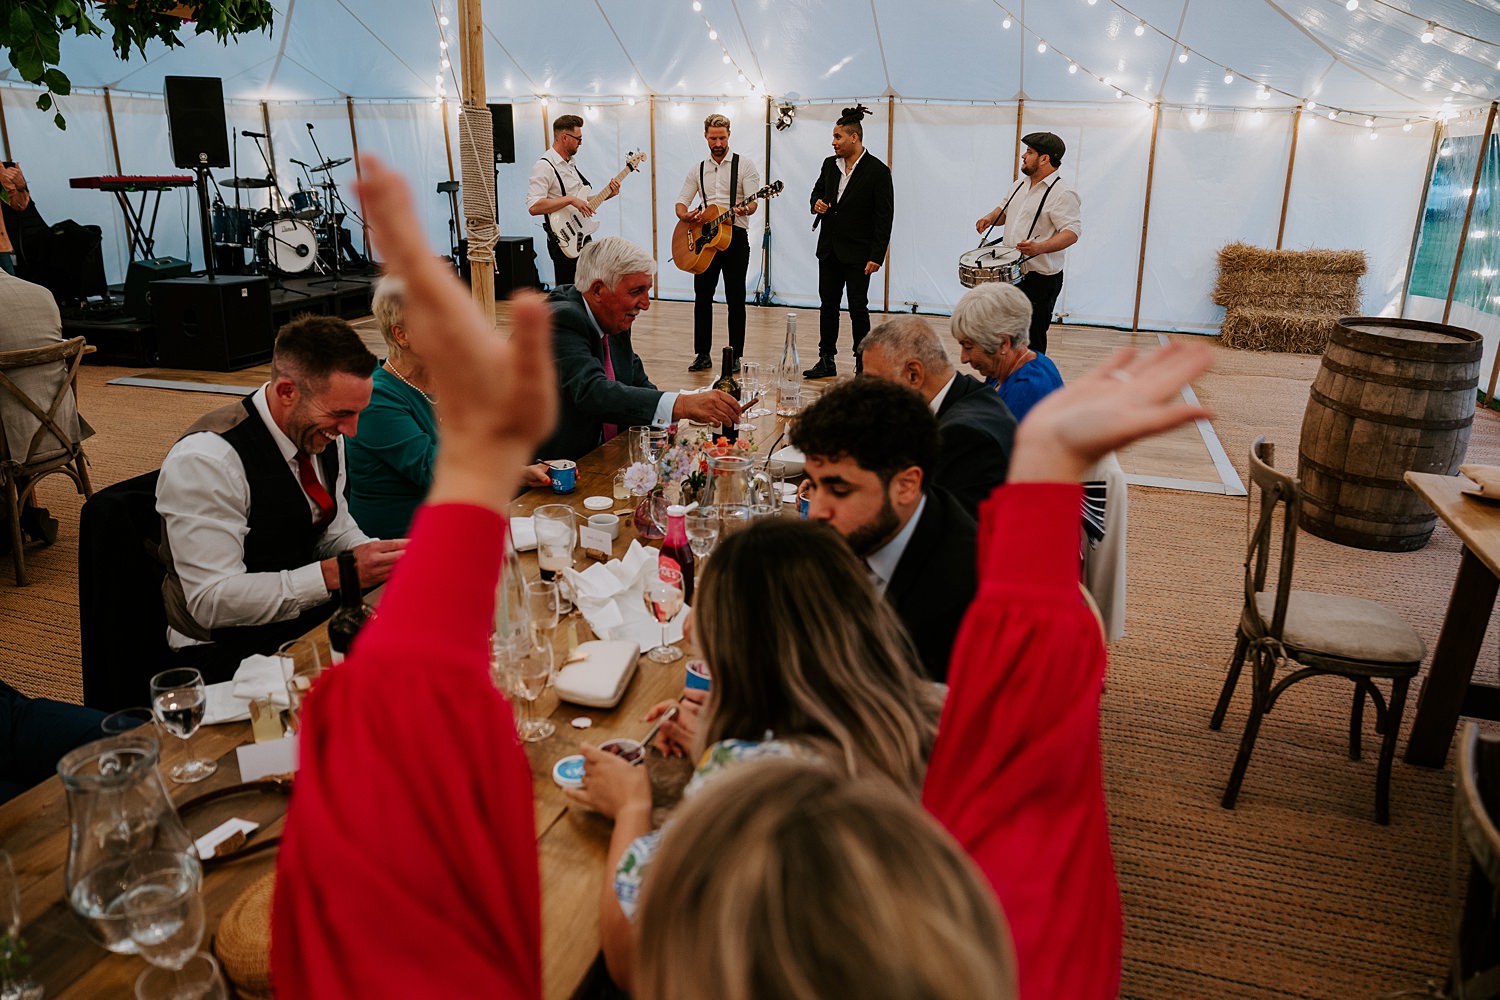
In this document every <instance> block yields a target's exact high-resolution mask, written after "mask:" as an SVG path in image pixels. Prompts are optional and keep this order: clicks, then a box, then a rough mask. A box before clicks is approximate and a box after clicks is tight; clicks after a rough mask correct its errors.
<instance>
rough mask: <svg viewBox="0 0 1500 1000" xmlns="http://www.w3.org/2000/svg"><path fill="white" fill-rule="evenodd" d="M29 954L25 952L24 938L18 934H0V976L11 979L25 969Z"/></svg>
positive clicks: (29, 959)
mask: <svg viewBox="0 0 1500 1000" xmlns="http://www.w3.org/2000/svg"><path fill="white" fill-rule="evenodd" d="M30 964H31V956H30V955H29V954H27V952H26V939H25V938H23V937H21V936H20V935H19V934H18V935H16V936H14V937H12V936H11V935H9V934H5V935H3V936H0V976H4V977H5V978H6V979H13V978H15V977H17V976H19V975H20V974H21V973H23V972H25V971H26V967H27V966H29V965H30Z"/></svg>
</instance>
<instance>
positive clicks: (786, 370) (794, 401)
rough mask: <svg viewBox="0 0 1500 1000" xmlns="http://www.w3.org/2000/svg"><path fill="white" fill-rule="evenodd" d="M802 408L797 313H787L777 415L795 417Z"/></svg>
mask: <svg viewBox="0 0 1500 1000" xmlns="http://www.w3.org/2000/svg"><path fill="white" fill-rule="evenodd" d="M801 408H802V361H801V360H800V359H799V358H798V357H797V314H796V313H794V312H789V313H787V314H786V343H785V344H783V345H782V347H781V369H780V374H779V375H778V379H777V383H776V415H777V416H778V417H795V416H796V415H797V411H798V410H800V409H801Z"/></svg>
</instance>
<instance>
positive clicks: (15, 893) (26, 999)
mask: <svg viewBox="0 0 1500 1000" xmlns="http://www.w3.org/2000/svg"><path fill="white" fill-rule="evenodd" d="M0 917H3V918H4V920H5V937H4V938H3V939H0V1000H42V994H43V990H42V987H41V984H39V983H38V982H37V981H36V980H34V979H32V978H30V977H26V978H20V977H18V975H17V973H18V972H19V971H20V970H19V969H18V968H17V966H18V965H19V964H20V961H21V954H22V953H21V884H20V882H18V881H17V880H16V869H15V867H14V866H13V865H12V864H11V863H10V855H9V854H8V853H6V852H5V851H0Z"/></svg>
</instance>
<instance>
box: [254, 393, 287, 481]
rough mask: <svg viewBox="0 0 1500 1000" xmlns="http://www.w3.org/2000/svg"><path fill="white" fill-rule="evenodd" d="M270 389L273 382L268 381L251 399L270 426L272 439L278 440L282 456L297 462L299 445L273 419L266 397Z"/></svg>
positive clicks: (278, 447) (277, 443)
mask: <svg viewBox="0 0 1500 1000" xmlns="http://www.w3.org/2000/svg"><path fill="white" fill-rule="evenodd" d="M270 389H271V383H269V382H267V383H266V384H265V385H263V386H261V387H260V388H259V389H257V390H255V395H253V396H251V397H250V399H251V401H253V402H254V403H255V412H256V413H259V414H260V419H261V420H263V421H265V424H266V426H267V427H268V428H270V430H271V440H273V441H275V442H276V448H277V450H279V451H280V452H281V457H282V458H283V459H285V460H286V461H288V462H296V461H297V446H296V445H295V444H294V443H292V439H291V438H289V437H287V436H286V434H285V433H283V432H282V430H281V428H280V427H278V426H276V421H275V420H273V419H271V404H270V402H269V401H268V400H267V399H266V393H268V392H269V391H270Z"/></svg>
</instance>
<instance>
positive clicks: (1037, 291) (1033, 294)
mask: <svg viewBox="0 0 1500 1000" xmlns="http://www.w3.org/2000/svg"><path fill="white" fill-rule="evenodd" d="M1062 283H1063V273H1062V272H1061V271H1058V272H1057V273H1056V274H1035V273H1030V274H1025V275H1022V276H1021V280H1020V281H1019V282H1018V283H1017V284H1016V287H1017V288H1019V289H1020V290H1021V292H1022V293H1023V294H1024V295H1025V296H1026V298H1028V299H1030V300H1031V349H1032V350H1033V351H1036V352H1037V353H1038V354H1046V353H1047V327H1049V326H1051V325H1052V307H1053V306H1055V305H1057V297H1058V295H1060V294H1062Z"/></svg>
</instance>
